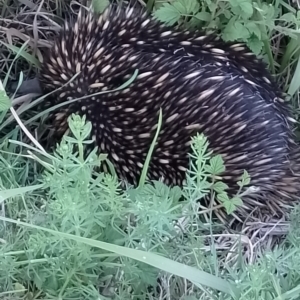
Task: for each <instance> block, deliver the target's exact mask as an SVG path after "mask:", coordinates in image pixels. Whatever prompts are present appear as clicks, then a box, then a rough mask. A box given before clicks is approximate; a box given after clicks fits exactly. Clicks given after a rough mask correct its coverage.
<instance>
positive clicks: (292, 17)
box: [280, 13, 297, 23]
mask: <svg viewBox="0 0 300 300" xmlns="http://www.w3.org/2000/svg"><path fill="white" fill-rule="evenodd" d="M280 20H283V21H286V22H292V23H297V19H296V18H295V15H294V14H292V13H286V14H283V15H282V16H281V17H280Z"/></svg>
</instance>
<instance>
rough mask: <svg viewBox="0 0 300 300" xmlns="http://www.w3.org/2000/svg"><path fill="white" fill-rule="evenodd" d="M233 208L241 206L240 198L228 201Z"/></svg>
mask: <svg viewBox="0 0 300 300" xmlns="http://www.w3.org/2000/svg"><path fill="white" fill-rule="evenodd" d="M230 201H231V202H232V203H233V204H234V205H235V206H242V205H243V201H242V199H241V198H240V197H233V198H232V199H231V200H230Z"/></svg>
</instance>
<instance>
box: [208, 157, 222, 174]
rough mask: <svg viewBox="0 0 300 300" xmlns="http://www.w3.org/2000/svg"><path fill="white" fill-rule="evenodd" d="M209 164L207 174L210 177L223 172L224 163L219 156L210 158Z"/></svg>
mask: <svg viewBox="0 0 300 300" xmlns="http://www.w3.org/2000/svg"><path fill="white" fill-rule="evenodd" d="M209 163H210V168H209V172H210V173H211V174H212V175H218V174H220V173H222V172H224V171H225V166H224V161H223V158H222V156H221V155H216V156H214V157H212V158H211V159H210V161H209Z"/></svg>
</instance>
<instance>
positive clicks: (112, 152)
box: [40, 6, 300, 209]
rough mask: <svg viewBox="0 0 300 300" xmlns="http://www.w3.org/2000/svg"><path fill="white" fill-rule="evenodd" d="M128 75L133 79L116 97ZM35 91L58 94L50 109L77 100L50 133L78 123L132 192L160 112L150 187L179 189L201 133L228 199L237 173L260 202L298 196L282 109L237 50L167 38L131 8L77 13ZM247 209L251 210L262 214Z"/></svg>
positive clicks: (59, 114)
mask: <svg viewBox="0 0 300 300" xmlns="http://www.w3.org/2000/svg"><path fill="white" fill-rule="evenodd" d="M135 70H138V76H137V78H136V79H135V80H134V81H133V82H132V83H131V84H130V85H129V86H128V87H127V88H125V89H122V90H118V88H119V87H120V86H121V85H122V84H123V83H125V82H126V81H127V80H128V79H129V78H130V77H131V76H133V74H134V72H135ZM76 74H77V77H76V78H75V79H73V80H72V78H73V77H74V76H75V75H76ZM40 81H41V84H42V87H43V89H44V91H47V92H49V91H53V90H54V89H57V88H60V90H58V91H57V93H56V96H57V97H52V98H51V100H52V101H53V102H52V105H55V104H57V103H60V102H64V101H67V100H70V99H75V98H81V97H84V98H82V99H81V100H78V101H75V102H73V103H72V104H68V105H67V106H63V107H62V108H60V110H59V111H55V112H54V115H53V117H54V121H53V127H54V128H55V130H56V133H57V134H63V133H64V132H65V130H66V129H67V117H68V116H69V115H70V114H71V113H79V114H85V115H86V116H87V119H88V120H90V121H91V122H92V125H93V129H92V136H93V139H94V140H95V144H96V145H98V146H99V148H100V151H101V152H105V153H107V154H108V155H109V159H110V160H111V161H112V163H113V164H114V166H115V168H116V170H117V172H118V174H119V176H120V177H121V178H124V179H126V180H128V181H129V182H130V183H133V184H136V183H137V182H138V179H139V176H140V174H141V170H142V167H143V164H144V161H145V158H146V155H147V153H148V151H149V147H150V144H151V142H152V140H153V137H154V135H155V132H156V129H157V122H158V115H159V110H160V108H161V109H162V115H163V123H162V128H161V131H160V134H159V137H158V140H157V145H156V147H155V149H154V153H153V155H152V159H151V163H150V167H149V171H148V175H149V178H150V179H160V178H163V179H164V181H165V182H166V183H167V184H176V185H181V184H182V182H183V180H184V179H185V172H186V170H187V168H188V164H189V156H188V153H189V151H190V141H191V136H192V135H194V134H196V133H197V132H202V133H204V134H205V135H206V136H207V137H208V139H209V142H210V148H211V149H212V150H213V151H214V153H215V154H222V156H223V159H224V162H225V165H226V172H225V173H224V174H223V175H222V178H223V180H224V182H226V183H227V184H228V185H229V186H230V188H231V192H232V193H234V192H236V191H237V189H238V186H237V185H236V182H237V181H238V180H239V179H240V176H241V175H242V174H243V171H244V169H245V170H247V171H248V173H249V174H250V176H251V184H252V185H255V186H256V187H257V188H259V192H258V194H257V195H256V196H257V197H259V196H262V198H264V199H269V200H270V201H271V200H272V199H270V196H274V195H275V196H276V195H277V196H280V197H282V199H283V200H280V201H279V203H283V202H284V200H288V199H290V198H293V197H294V195H295V193H296V192H298V191H299V176H300V175H299V161H300V159H299V156H298V152H297V149H298V148H297V147H296V144H295V142H294V136H293V132H292V122H293V119H292V118H291V117H290V111H289V108H288V107H287V106H286V104H285V103H284V101H283V96H282V93H281V92H280V90H278V88H277V86H276V84H275V83H274V82H273V79H272V78H271V76H270V75H269V73H268V71H267V70H266V68H265V66H264V64H263V63H262V62H260V61H259V60H258V59H257V58H256V57H255V55H254V54H253V53H252V52H251V51H249V49H248V48H247V47H246V46H245V45H243V44H241V43H224V42H223V41H222V40H220V39H219V38H218V37H217V36H215V35H204V34H202V33H200V32H198V31H196V32H189V31H182V30H180V29H178V28H169V27H167V26H164V25H163V24H161V23H159V22H158V21H156V20H154V19H153V18H151V17H149V16H148V15H147V14H146V13H144V12H143V11H141V10H137V9H136V8H130V7H129V8H126V9H124V8H121V7H119V6H117V7H114V6H110V7H109V8H108V9H107V10H106V11H105V13H104V14H102V15H101V16H100V17H96V16H94V15H93V14H92V13H88V14H84V13H83V12H82V11H81V13H80V14H79V16H78V19H77V21H76V22H75V24H66V25H65V28H64V29H63V30H62V32H61V34H60V36H59V37H58V38H57V39H56V41H55V44H54V46H53V48H52V49H51V51H50V52H49V53H47V55H46V57H45V61H44V63H43V66H42V70H41V73H40ZM70 81H71V82H70ZM68 82H69V83H68ZM63 85H65V86H64V87H62V86H63ZM104 91H106V92H107V91H109V92H108V93H102V94H98V95H97V94H96V95H93V94H95V93H99V92H104ZM291 167H294V169H295V170H294V172H293V171H292V170H291ZM295 172H296V173H295ZM274 199H275V198H274ZM244 201H245V207H247V208H249V209H250V208H251V207H253V205H257V204H261V205H265V204H266V203H261V202H256V201H255V198H253V197H252V198H249V199H248V202H247V201H246V200H245V199H244ZM274 201H275V200H274ZM288 201H289V200H288ZM271 205H275V203H274V202H272V203H271Z"/></svg>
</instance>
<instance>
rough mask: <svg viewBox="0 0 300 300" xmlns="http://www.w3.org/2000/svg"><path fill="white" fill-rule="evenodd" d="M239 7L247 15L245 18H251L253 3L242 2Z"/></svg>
mask: <svg viewBox="0 0 300 300" xmlns="http://www.w3.org/2000/svg"><path fill="white" fill-rule="evenodd" d="M239 6H240V8H241V10H242V11H243V13H244V14H245V16H247V17H248V18H250V17H251V16H252V15H253V6H252V3H250V2H247V1H241V2H240V3H239Z"/></svg>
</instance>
